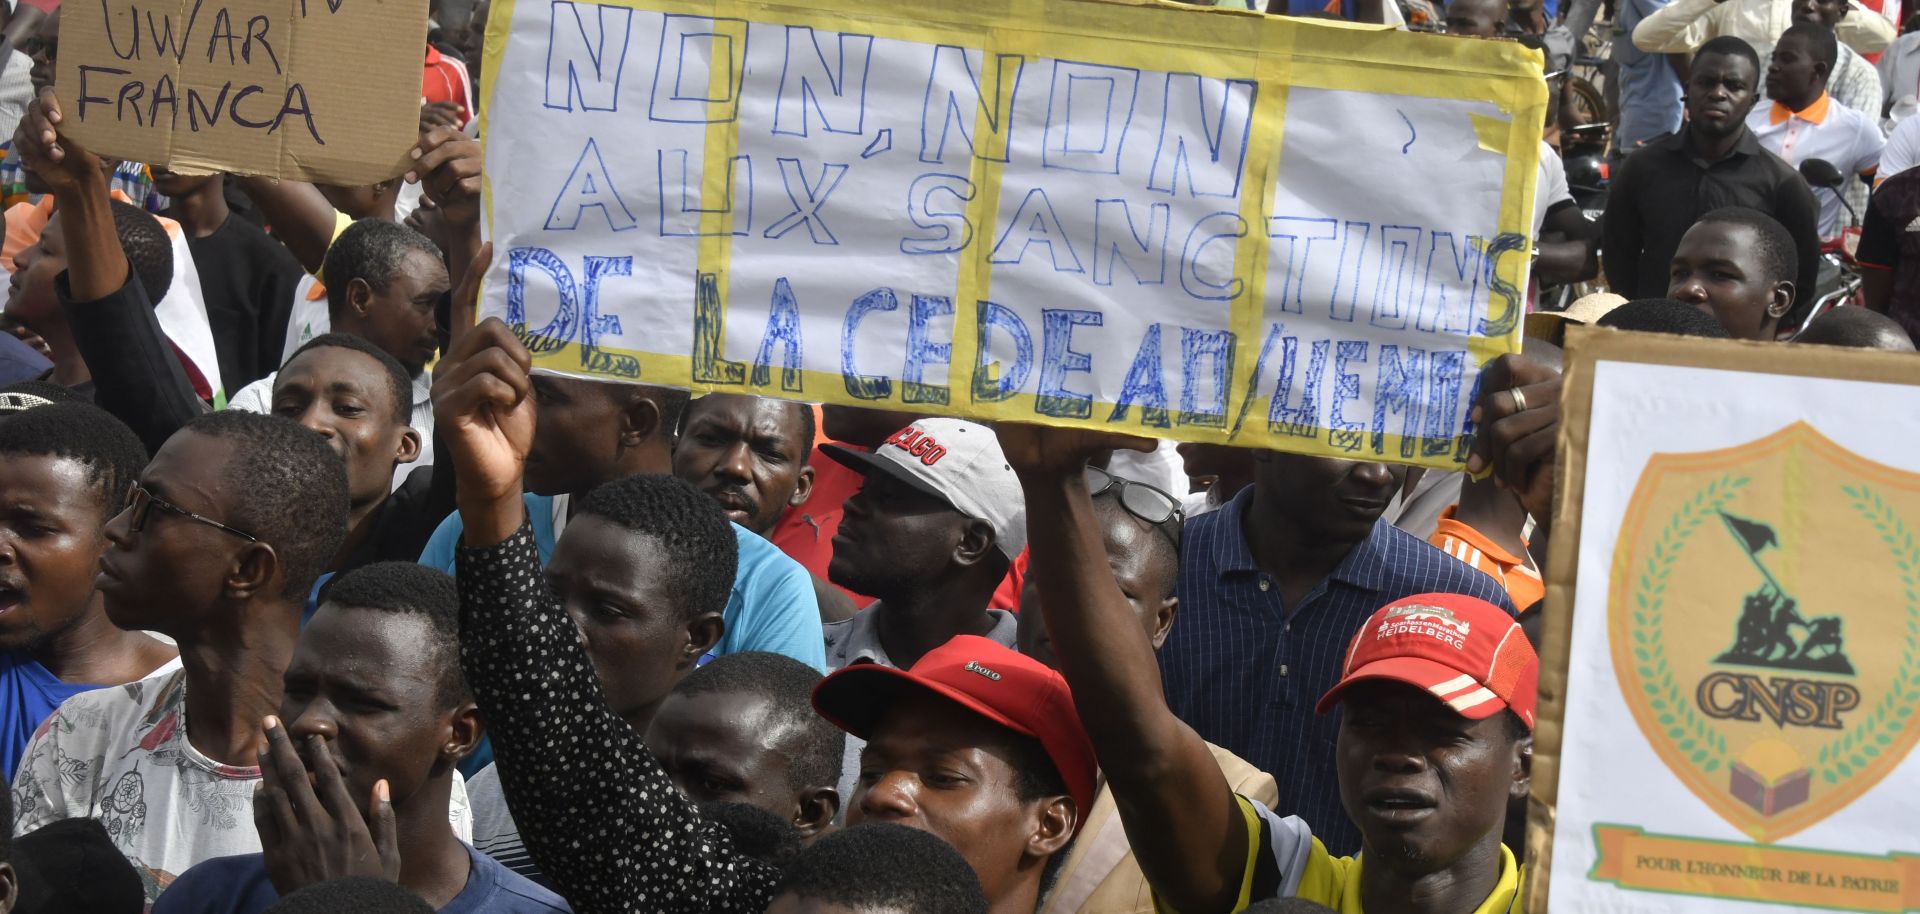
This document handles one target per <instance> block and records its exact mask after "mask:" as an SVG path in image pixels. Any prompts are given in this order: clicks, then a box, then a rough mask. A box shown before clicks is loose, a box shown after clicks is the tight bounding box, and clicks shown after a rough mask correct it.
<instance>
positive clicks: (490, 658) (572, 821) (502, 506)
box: [433, 320, 778, 914]
mask: <svg viewBox="0 0 1920 914" xmlns="http://www.w3.org/2000/svg"><path fill="white" fill-rule="evenodd" d="M450 359H452V360H453V361H454V365H453V366H452V367H450V368H448V369H447V370H445V371H443V372H442V373H441V374H440V376H439V377H437V378H436V379H435V380H434V398H433V399H434V411H435V420H436V421H435V427H436V429H437V430H438V431H440V433H441V437H442V440H443V441H444V442H445V444H446V446H447V453H446V456H445V457H444V458H442V459H444V460H448V461H451V463H450V466H451V467H452V469H453V470H454V471H455V472H456V473H457V474H458V480H459V482H458V486H457V494H456V502H457V503H458V504H459V506H460V518H461V521H462V523H464V524H465V527H466V530H465V533H464V534H463V538H462V543H461V548H460V549H459V551H458V555H457V559H456V566H457V571H456V577H457V579H458V580H459V583H460V661H461V667H462V669H463V670H464V671H465V672H466V676H467V682H468V684H469V685H470V686H471V687H472V689H473V692H474V697H475V699H476V700H477V701H478V703H479V705H480V709H481V710H482V711H483V712H484V713H485V714H486V718H487V727H488V729H489V731H490V732H491V733H492V736H493V749H494V757H495V759H496V760H497V761H496V764H497V765H498V767H499V772H500V782H501V785H502V788H503V789H504V791H505V793H506V796H507V803H508V806H509V807H511V809H512V811H513V817H514V820H515V822H516V823H518V825H519V826H520V834H521V837H522V839H524V840H525V841H526V845H527V850H528V852H529V853H531V854H532V855H533V858H534V860H535V861H536V862H538V863H539V864H540V867H541V869H542V870H543V871H545V872H546V873H547V874H548V875H549V876H551V877H552V878H553V880H554V882H555V884H556V885H557V886H558V887H559V890H560V893H561V894H562V895H565V896H566V898H567V900H568V901H569V902H570V903H571V904H572V906H573V909H574V910H575V911H577V912H579V914H639V912H689V914H691V912H741V914H747V912H752V914H759V912H761V911H763V910H765V909H766V905H767V902H768V901H769V900H770V899H771V897H772V889H773V884H774V880H775V879H776V878H777V876H778V872H777V870H775V868H774V867H773V866H772V865H771V864H768V863H765V862H762V861H759V860H755V859H751V858H747V857H743V856H741V855H740V854H738V853H737V852H736V851H735V850H734V849H733V841H732V837H731V836H730V835H729V834H728V833H727V831H726V830H725V829H723V828H720V827H719V826H716V825H714V824H713V823H711V822H709V821H705V820H703V819H702V818H701V817H700V814H699V812H698V811H697V810H695V809H694V807H693V806H692V804H690V803H688V802H687V801H686V800H685V799H683V798H681V796H680V794H679V793H678V792H677V791H676V790H675V789H674V786H673V783H672V781H670V780H668V778H667V774H666V772H665V771H664V770H662V769H661V767H660V765H659V763H658V762H657V761H655V760H654V758H653V755H652V753H650V752H648V751H647V748H646V746H645V745H644V744H642V743H641V741H640V737H639V735H638V734H636V733H634V732H633V730H632V729H631V728H629V727H628V726H627V725H626V723H625V722H623V721H622V720H621V719H620V718H619V717H618V716H616V715H615V714H614V713H613V711H612V710H611V709H610V708H608V707H607V703H606V700H605V699H604V698H603V697H602V696H601V694H600V683H599V680H598V679H597V678H596V677H595V676H594V672H593V666H592V664H591V663H590V662H589V661H588V659H587V655H586V650H585V649H584V648H582V647H581V645H580V636H579V633H578V631H577V630H576V629H575V628H574V625H573V622H572V620H571V619H569V618H568V616H567V613H566V611H565V610H564V609H563V608H562V607H561V606H560V605H559V604H558V603H556V602H555V601H554V599H553V597H552V595H551V593H550V591H549V590H548V589H547V586H546V583H545V573H544V570H543V569H542V568H541V567H540V555H539V551H538V549H537V548H536V547H535V545H534V541H533V533H532V529H531V527H530V526H528V524H527V516H526V509H525V506H524V503H523V502H522V501H521V499H520V491H521V471H522V468H523V467H524V465H525V462H526V454H527V449H528V448H529V447H530V446H531V444H532V441H533V428H534V415H533V399H532V387H531V384H530V382H529V380H528V376H527V370H528V367H529V365H530V364H531V359H530V357H529V356H528V355H527V351H526V349H525V348H524V347H522V346H521V345H520V343H519V341H518V340H517V339H515V338H514V336H513V333H512V332H511V331H509V330H508V329H507V327H506V325H505V324H502V323H500V322H499V321H498V320H489V321H487V322H486V323H484V324H481V325H480V326H479V327H476V328H474V330H473V332H472V333H469V334H467V335H466V337H464V338H463V339H462V340H461V343H460V345H459V346H457V347H456V348H455V352H454V353H453V354H452V355H451V356H450ZM583 811H590V812H591V815H586V814H584V812H583Z"/></svg>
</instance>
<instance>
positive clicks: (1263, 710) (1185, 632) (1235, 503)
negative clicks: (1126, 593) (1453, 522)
mask: <svg viewBox="0 0 1920 914" xmlns="http://www.w3.org/2000/svg"><path fill="white" fill-rule="evenodd" d="M1405 471H1406V468H1405V467H1401V466H1395V465H1390V464H1384V463H1370V462H1366V461H1356V460H1338V459H1334V458H1326V457H1309V456H1305V455H1301V454H1284V453H1279V452H1276V451H1256V452H1254V477H1253V479H1254V481H1253V485H1252V486H1250V487H1248V488H1247V489H1245V490H1243V491H1242V492H1241V493H1240V494H1239V495H1237V496H1235V497H1234V499H1233V500H1232V501H1230V502H1228V503H1227V504H1226V505H1225V506H1223V507H1221V509H1220V510H1218V511H1214V512H1212V513H1210V514H1203V515H1201V516H1199V517H1196V518H1194V519H1193V520H1192V521H1190V522H1189V523H1188V524H1187V525H1186V530H1185V533H1184V540H1185V541H1184V542H1183V543H1182V548H1181V556H1180V583H1179V595H1180V624H1179V625H1176V626H1174V629H1173V633H1172V635H1171V636H1170V637H1168V638H1167V641H1166V644H1165V645H1163V646H1162V647H1161V649H1160V669H1161V673H1162V675H1163V677H1164V678H1165V681H1166V696H1167V705H1168V706H1169V707H1171V708H1172V709H1173V712H1174V714H1175V715H1177V716H1178V717H1179V718H1180V719H1181V720H1182V721H1185V722H1186V723H1187V725H1188V726H1191V727H1192V728H1193V729H1194V730H1195V731H1197V732H1198V733H1199V734H1200V736H1201V737H1202V738H1204V739H1206V740H1207V741H1208V742H1211V743H1214V744H1217V745H1219V746H1223V747H1225V748H1226V749H1228V750H1229V751H1231V752H1233V753H1234V754H1235V755H1238V756H1240V757H1241V758H1244V759H1246V760H1247V761H1248V762H1251V763H1252V764H1253V765H1254V766H1255V767H1257V768H1259V769H1261V770H1263V771H1266V772H1268V773H1270V774H1272V775H1273V776H1274V780H1276V781H1277V782H1279V787H1280V806H1279V807H1277V808H1283V809H1287V810H1291V811H1293V812H1295V813H1297V814H1298V815H1299V816H1300V817H1301V818H1303V819H1305V820H1306V821H1307V823H1308V824H1309V825H1311V826H1312V827H1313V833H1314V835H1315V836H1316V837H1319V838H1320V839H1321V840H1322V841H1324V842H1325V843H1326V846H1327V848H1328V850H1330V851H1332V852H1333V853H1335V854H1352V853H1355V852H1357V851H1358V850H1359V849H1360V833H1359V831H1358V829H1356V828H1355V827H1354V825H1353V823H1352V822H1351V821H1349V820H1348V818H1347V815H1346V812H1345V810H1343V809H1342V808H1341V805H1340V796H1339V789H1338V785H1339V779H1338V777H1337V776H1336V773H1335V770H1334V758H1333V745H1334V739H1335V737H1336V735H1337V733H1338V729H1339V722H1338V720H1337V719H1336V718H1334V717H1332V716H1322V715H1317V714H1315V713H1314V702H1315V701H1317V700H1318V699H1319V698H1320V696H1321V695H1324V694H1326V692H1327V690H1328V689H1331V688H1332V687H1333V684H1334V683H1335V682H1336V681H1337V680H1338V679H1339V678H1340V668H1341V663H1342V661H1343V660H1344V658H1345V655H1346V651H1347V646H1348V644H1349V643H1351V642H1352V640H1353V636H1354V634H1355V633H1356V632H1358V631H1359V630H1360V628H1361V626H1362V625H1364V624H1365V623H1366V621H1367V618H1368V617H1369V616H1370V615H1372V614H1373V612H1374V611H1375V610H1377V609H1379V608H1380V607H1382V606H1385V605H1387V604H1388V603H1391V602H1393V601H1394V600H1398V599H1400V598H1402V597H1406V596H1410V595H1412V594H1418V593H1430V592H1431V593H1458V594H1465V595H1467V596H1472V597H1478V598H1480V599H1482V600H1485V601H1487V602H1489V603H1492V604H1494V605H1496V606H1499V607H1500V608H1502V609H1504V610H1506V611H1507V612H1509V613H1511V612H1513V611H1514V610H1513V605H1512V603H1511V602H1510V601H1509V600H1508V599H1507V595H1506V592H1505V591H1503V590H1502V589H1501V587H1500V585H1499V584H1498V583H1497V582H1495V581H1494V580H1493V579H1492V578H1489V577H1487V576H1486V575H1484V574H1481V573H1480V572H1478V571H1475V570H1474V569H1473V568H1471V567H1469V566H1467V565H1465V564H1462V563H1461V562H1459V561H1458V560H1456V559H1454V558H1453V557H1451V556H1449V555H1447V554H1446V553H1444V552H1441V551H1440V550H1438V549H1436V548H1434V547H1432V546H1429V545H1427V544H1426V543H1424V542H1421V541H1420V539H1419V538H1417V537H1415V536H1413V535H1411V534H1409V533H1406V532H1405V531H1402V530H1399V529H1396V528H1395V527H1394V526H1393V525H1391V524H1388V523H1387V522H1385V521H1383V520H1381V518H1380V515H1381V514H1382V512H1384V511H1385V510H1386V507H1387V502H1388V501H1389V500H1391V499H1392V497H1393V493H1395V492H1397V491H1399V489H1400V484H1401V481H1402V479H1403V478H1404V476H1405Z"/></svg>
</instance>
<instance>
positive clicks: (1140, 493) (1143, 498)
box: [1086, 466, 1186, 548]
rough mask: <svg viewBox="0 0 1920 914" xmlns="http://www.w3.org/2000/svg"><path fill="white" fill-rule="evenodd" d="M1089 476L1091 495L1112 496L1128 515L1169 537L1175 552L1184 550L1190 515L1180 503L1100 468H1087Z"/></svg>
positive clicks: (1167, 495) (1163, 493)
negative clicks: (1182, 543)
mask: <svg viewBox="0 0 1920 914" xmlns="http://www.w3.org/2000/svg"><path fill="white" fill-rule="evenodd" d="M1086 474H1087V492H1088V494H1090V495H1092V496H1093V497H1095V498H1098V497H1100V496H1102V495H1105V494H1107V493H1108V492H1112V493H1113V497H1114V500H1116V501H1118V502H1120V507H1121V508H1122V509H1124V510H1125V511H1126V512H1127V513H1128V514H1131V515H1133V516H1134V517H1136V518H1138V519H1140V520H1142V521H1145V522H1146V523H1148V524H1151V525H1152V526H1153V527H1155V528H1156V529H1158V530H1159V531H1160V532H1162V533H1165V534H1166V535H1167V538H1168V539H1170V540H1172V541H1173V545H1174V547H1175V548H1178V547H1179V546H1180V524H1181V521H1183V520H1185V519H1186V512H1184V511H1182V510H1180V500H1179V499H1177V498H1174V497H1173V496H1172V495H1169V494H1167V493H1166V492H1163V491H1161V490H1159V489H1157V488H1155V487H1153V486H1150V485H1147V484H1146V483H1144V482H1135V481H1133V480H1131V479H1122V478H1120V477H1118V476H1115V475H1113V474H1112V473H1109V472H1107V471H1106V470H1103V469H1100V468H1099V467H1096V466H1089V467H1087V469H1086Z"/></svg>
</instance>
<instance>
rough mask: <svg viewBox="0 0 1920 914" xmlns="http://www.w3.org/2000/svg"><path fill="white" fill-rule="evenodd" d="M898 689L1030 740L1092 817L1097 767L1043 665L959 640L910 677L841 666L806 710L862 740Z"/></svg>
mask: <svg viewBox="0 0 1920 914" xmlns="http://www.w3.org/2000/svg"><path fill="white" fill-rule="evenodd" d="M906 689H918V690H922V691H925V692H930V693H932V694H935V695H938V696H940V697H942V698H945V699H947V700H949V701H952V702H954V703H956V704H958V705H960V706H961V707H963V708H966V709H967V710H969V711H972V712H973V713H975V714H978V715H980V716H981V717H984V718H986V719H988V720H990V721H993V722H994V723H996V724H999V725H1000V726H1002V727H1005V728H1007V729H1009V730H1012V731H1013V732H1015V733H1018V734H1021V735H1022V736H1030V737H1032V738H1034V739H1035V740H1038V741H1039V743H1040V747H1041V748H1042V749H1044V750H1046V753H1047V757H1048V758H1049V759H1051V760H1052V761H1053V767H1054V768H1056V769H1058V770H1059V772H1060V779H1061V780H1062V781H1064V782H1065V783H1066V785H1067V793H1069V794H1072V795H1073V802H1074V804H1075V805H1077V806H1079V807H1080V821H1081V822H1085V821H1086V820H1087V816H1088V815H1089V814H1091V813H1092V812H1093V798H1094V794H1095V793H1096V788H1095V784H1096V783H1097V781H1098V779H1099V771H1100V765H1099V763H1098V762H1096V761H1094V758H1093V743H1092V741H1090V740H1088V739H1087V731H1086V730H1084V729H1082V728H1081V726H1080V715H1079V714H1078V713H1077V712H1076V711H1075V710H1074V707H1073V690H1071V689H1069V688H1067V681H1066V680H1065V679H1062V678H1061V677H1060V674H1059V673H1057V672H1055V671H1054V670H1053V669H1051V668H1049V667H1048V666H1047V665H1046V664H1044V663H1041V662H1040V661H1038V660H1035V659H1033V658H1032V657H1028V656H1025V655H1023V654H1020V653H1019V652H1017V651H1015V650H1013V649H1012V648H1009V647H1006V646H1004V645H1001V644H999V643H998V642H995V641H992V640H989V639H987V638H982V637H979V636H977V635H961V636H959V637H957V638H954V639H953V640H951V641H948V642H947V643H945V644H943V645H940V646H939V647H936V648H934V649H933V650H931V651H928V652H927V654H926V656H924V657H921V658H920V662H919V663H916V664H914V665H913V669H911V670H898V669H894V668H893V667H889V666H881V665H880V664H877V663H858V664H854V665H853V666H850V667H846V668H845V669H842V670H840V671H839V672H836V673H834V674H832V675H830V676H828V677H827V678H826V679H823V680H821V681H820V684H819V685H817V686H815V687H814V689H813V708H814V710H815V711H818V712H820V716H821V717H824V718H826V719H827V720H828V721H831V722H832V723H833V725H834V726H836V727H839V728H840V729H842V730H845V731H847V732H848V733H851V734H853V735H854V736H857V737H860V738H861V739H870V738H871V737H872V733H873V726H874V724H875V723H876V722H878V721H879V719H880V716H881V715H882V714H884V713H886V710H887V708H888V707H889V706H890V705H892V703H893V701H894V699H896V698H898V697H899V696H900V693H901V692H902V691H903V690H906ZM851 800H852V798H851V797H849V798H847V801H849V802H850V801H851Z"/></svg>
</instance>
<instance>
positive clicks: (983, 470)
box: [820, 419, 1027, 559]
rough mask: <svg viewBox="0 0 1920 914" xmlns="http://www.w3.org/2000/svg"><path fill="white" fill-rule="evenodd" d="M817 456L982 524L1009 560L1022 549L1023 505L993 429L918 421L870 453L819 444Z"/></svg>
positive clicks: (962, 423)
mask: <svg viewBox="0 0 1920 914" xmlns="http://www.w3.org/2000/svg"><path fill="white" fill-rule="evenodd" d="M820 451H821V453H824V454H826V455H827V456H828V457H832V458H833V459H835V460H837V461H839V462H841V463H843V464H845V465H847V466H849V467H852V468H853V469H855V470H858V471H860V473H861V474H862V475H867V474H870V473H885V474H887V475H888V476H891V477H893V478H894V479H897V480H899V481H901V482H903V483H906V484H907V485H908V486H909V487H911V488H913V489H914V490H916V491H919V492H923V493H925V494H927V495H931V496H933V497H934V498H938V499H940V500H941V501H943V502H946V503H947V504H949V505H952V506H953V509H954V510H956V511H958V512H960V513H961V514H963V515H965V516H967V517H971V518H973V519H975V520H983V521H986V522H987V524H988V525H989V526H991V527H993V542H994V545H996V546H999V547H1000V551H1001V552H1004V553H1006V555H1007V558H1009V559H1012V558H1015V557H1016V556H1018V555H1019V554H1020V552H1021V550H1023V549H1025V548H1027V499H1026V496H1025V495H1024V494H1023V493H1022V492H1021V490H1020V480H1019V479H1018V478H1017V477H1015V476H1014V475H1013V467H1012V466H1010V465H1008V463H1007V457H1006V455H1005V454H1004V453H1002V452H1001V451H1000V438H999V437H998V436H996V435H995V434H994V433H993V429H990V428H988V427H986V426H984V425H980V424H977V423H973V422H967V421H964V420H960V419H922V420H920V421H918V422H915V423H914V424H912V425H909V426H907V427H906V428H903V429H901V430H899V431H897V432H894V433H893V434H892V435H891V436H889V437H888V438H887V440H885V441H882V442H881V443H880V446H879V447H877V448H875V449H874V450H873V452H872V453H868V452H865V451H856V450H852V449H849V448H845V447H841V446H840V445H837V444H823V445H821V446H820Z"/></svg>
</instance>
